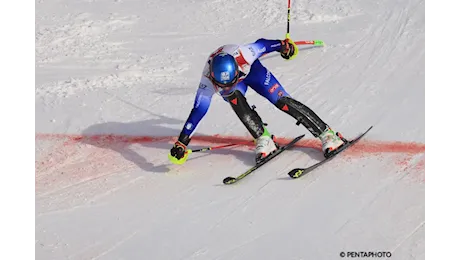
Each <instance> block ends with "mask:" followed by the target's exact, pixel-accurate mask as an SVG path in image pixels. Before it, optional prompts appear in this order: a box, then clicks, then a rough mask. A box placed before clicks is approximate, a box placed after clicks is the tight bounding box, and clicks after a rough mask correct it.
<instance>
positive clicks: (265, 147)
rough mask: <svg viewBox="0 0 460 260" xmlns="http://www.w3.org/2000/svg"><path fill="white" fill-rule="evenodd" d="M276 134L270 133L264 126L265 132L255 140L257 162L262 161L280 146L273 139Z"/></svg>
mask: <svg viewBox="0 0 460 260" xmlns="http://www.w3.org/2000/svg"><path fill="white" fill-rule="evenodd" d="M273 138H274V136H273V135H270V133H269V132H268V130H267V128H265V127H264V133H263V134H262V135H261V136H260V137H259V138H257V139H256V140H254V142H255V144H256V149H255V152H256V164H257V163H260V162H262V161H263V160H264V159H265V158H266V157H267V156H269V155H270V154H272V153H273V152H275V151H276V150H277V149H278V148H279V146H278V144H276V143H275V142H274V141H273Z"/></svg>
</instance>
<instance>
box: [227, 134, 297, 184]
mask: <svg viewBox="0 0 460 260" xmlns="http://www.w3.org/2000/svg"><path fill="white" fill-rule="evenodd" d="M304 136H305V134H303V135H300V136H298V137H296V138H294V139H293V140H292V141H291V142H290V143H288V144H286V145H285V146H281V147H280V148H278V150H276V151H275V152H274V153H272V154H270V155H269V156H267V157H266V158H265V159H264V160H263V161H262V162H260V163H258V164H256V165H254V166H253V167H251V168H250V169H249V170H247V171H246V172H244V173H243V174H241V175H239V176H238V177H231V176H229V177H227V178H225V179H224V181H223V182H224V184H234V183H236V182H238V181H240V180H241V179H243V178H244V177H246V176H248V175H249V174H251V173H252V172H254V171H255V170H257V169H258V168H259V167H261V166H262V165H264V164H265V163H267V162H268V161H270V160H272V159H273V158H275V157H276V156H278V155H280V154H281V153H282V152H284V151H286V150H287V149H289V148H291V147H292V146H294V144H295V143H297V142H298V141H299V140H300V139H302V138H303V137H304Z"/></svg>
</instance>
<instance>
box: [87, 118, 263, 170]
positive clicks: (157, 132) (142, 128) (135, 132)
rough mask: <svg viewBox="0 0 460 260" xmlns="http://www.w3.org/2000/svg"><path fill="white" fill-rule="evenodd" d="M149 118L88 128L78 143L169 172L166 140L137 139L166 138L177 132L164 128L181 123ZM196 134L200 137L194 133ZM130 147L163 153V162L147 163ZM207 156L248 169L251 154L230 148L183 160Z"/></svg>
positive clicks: (168, 146)
mask: <svg viewBox="0 0 460 260" xmlns="http://www.w3.org/2000/svg"><path fill="white" fill-rule="evenodd" d="M153 117H155V118H153V119H149V120H144V121H137V122H129V123H121V122H105V123H100V124H95V125H92V126H90V127H88V128H87V129H85V130H83V131H82V138H81V139H80V140H79V142H81V143H83V144H88V145H92V146H96V147H99V148H103V149H110V150H112V151H115V152H117V153H119V154H120V155H121V156H122V157H123V158H124V159H126V160H128V161H130V162H132V163H134V164H136V165H137V166H138V167H139V168H141V169H142V170H144V171H148V172H156V173H165V172H168V171H169V170H170V169H169V168H168V166H170V167H171V166H172V164H171V163H170V162H169V160H168V159H167V155H168V153H169V150H170V149H171V147H172V143H171V142H168V141H167V140H166V139H167V138H165V140H164V141H149V139H148V138H147V140H146V139H144V138H141V137H143V136H144V137H145V136H151V137H155V138H157V137H161V136H165V137H168V136H176V135H179V132H178V130H177V129H173V128H170V127H168V126H165V125H174V124H178V125H180V126H182V124H183V121H182V120H178V119H174V118H169V117H165V116H160V115H153ZM146 133H148V134H146ZM196 135H200V134H198V133H197V134H196ZM192 142H193V139H192ZM134 144H137V145H142V146H143V147H147V148H149V147H150V148H156V149H160V150H161V152H162V153H163V154H164V158H165V162H164V163H163V164H159V165H154V164H153V163H152V162H151V161H149V160H147V159H146V158H145V157H144V156H142V155H141V154H139V153H138V152H137V151H136V150H135V149H132V146H133V145H134ZM201 147H202V146H197V145H193V144H192V143H191V144H190V145H189V147H188V148H190V149H196V148H201ZM210 154H221V155H231V156H234V157H236V158H237V159H238V160H240V161H242V162H243V163H244V164H246V165H248V166H249V165H250V166H252V165H253V164H254V155H253V153H252V152H251V151H249V150H247V151H244V150H236V149H232V148H231V147H229V148H223V149H219V150H212V151H210V152H202V153H197V154H196V155H195V154H193V156H192V155H191V156H190V157H189V158H188V160H187V161H191V160H194V159H198V158H200V159H202V160H206V159H205V157H207V156H209V155H210Z"/></svg>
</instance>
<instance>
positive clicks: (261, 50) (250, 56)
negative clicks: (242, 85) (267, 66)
mask: <svg viewBox="0 0 460 260" xmlns="http://www.w3.org/2000/svg"><path fill="white" fill-rule="evenodd" d="M286 44H292V53H291V54H290V56H292V55H294V48H297V47H296V46H295V44H294V43H293V42H290V43H288V42H287V40H268V39H263V38H261V39H258V40H257V41H255V42H254V43H250V44H246V45H243V46H242V48H240V50H241V52H242V54H243V57H244V59H245V61H246V62H247V63H248V64H250V65H251V64H252V63H253V62H254V61H255V60H257V59H258V58H260V57H262V56H263V55H265V54H268V53H271V52H274V51H277V52H282V51H283V52H284V51H285V50H284V49H283V47H284V48H286V47H290V46H287V45H286Z"/></svg>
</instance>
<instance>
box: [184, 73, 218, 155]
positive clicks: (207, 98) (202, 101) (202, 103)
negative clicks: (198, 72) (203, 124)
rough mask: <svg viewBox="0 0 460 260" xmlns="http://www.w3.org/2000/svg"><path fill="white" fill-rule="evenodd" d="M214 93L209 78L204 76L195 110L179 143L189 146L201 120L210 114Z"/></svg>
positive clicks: (185, 125) (186, 123)
mask: <svg viewBox="0 0 460 260" xmlns="http://www.w3.org/2000/svg"><path fill="white" fill-rule="evenodd" d="M214 93H215V90H214V89H213V87H212V83H211V82H210V81H209V79H208V78H206V77H204V76H203V77H202V78H201V81H200V85H199V88H198V90H197V92H196V95H195V102H194V105H193V109H192V111H191V112H190V114H189V116H188V118H187V121H186V122H185V124H184V127H183V128H182V131H181V133H180V135H179V139H178V141H179V142H181V143H182V144H184V145H185V146H187V145H188V143H189V142H190V139H191V137H192V135H193V134H194V132H195V130H196V128H197V126H198V124H199V123H200V121H201V119H203V117H204V116H205V115H206V113H207V112H208V108H209V106H210V104H211V99H212V95H213V94H214Z"/></svg>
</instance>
